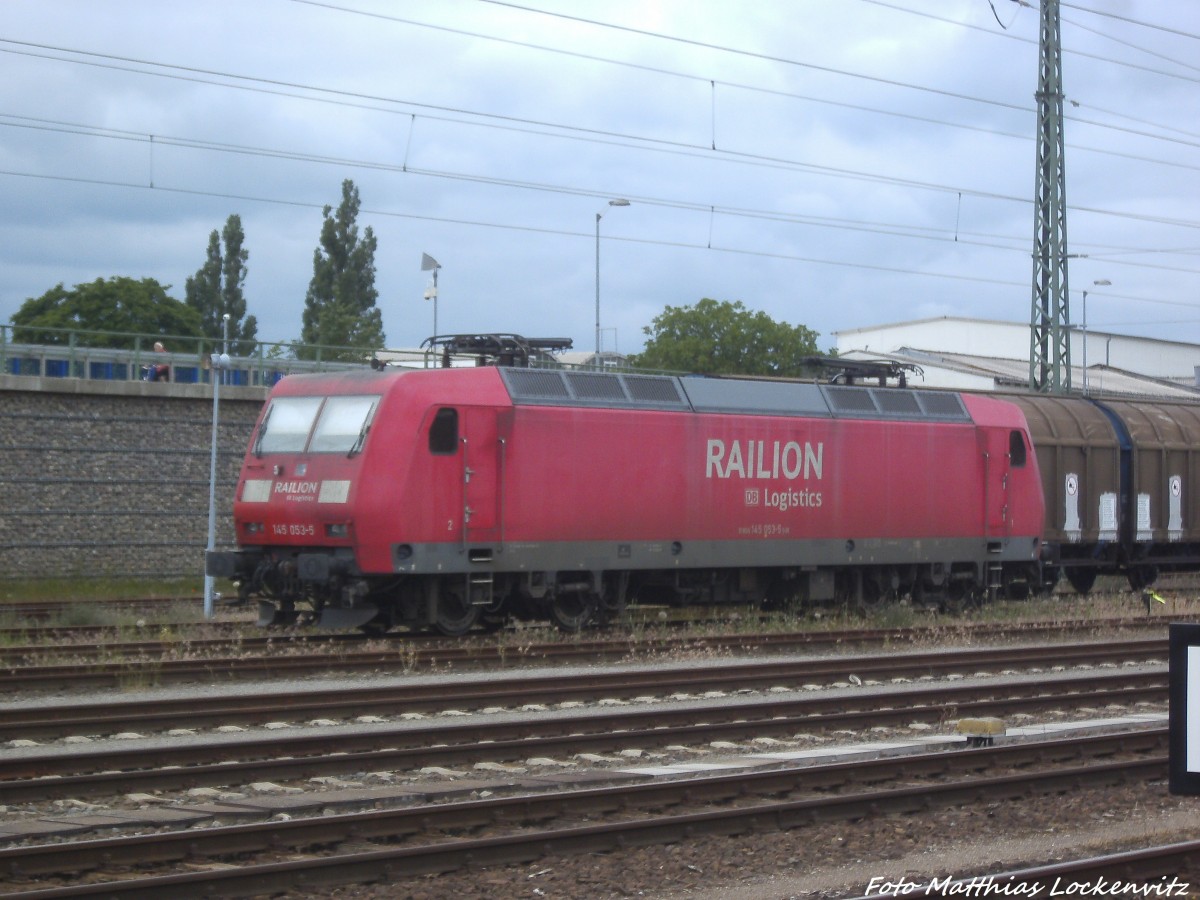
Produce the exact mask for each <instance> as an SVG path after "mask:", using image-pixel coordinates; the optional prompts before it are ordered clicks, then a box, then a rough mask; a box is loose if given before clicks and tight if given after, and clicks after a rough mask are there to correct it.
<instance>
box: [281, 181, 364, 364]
mask: <svg viewBox="0 0 1200 900" xmlns="http://www.w3.org/2000/svg"><path fill="white" fill-rule="evenodd" d="M359 208H360V202H359V199H358V188H357V187H355V186H354V182H353V181H351V180H350V179H346V180H345V181H343V182H342V202H341V204H340V205H339V206H338V208H337V212H336V213H334V212H333V209H332V207H329V206H326V207H325V209H324V211H323V212H322V216H323V222H322V223H321V244H320V246H319V247H317V249H316V250H315V251H314V252H313V275H312V280H311V281H310V282H309V285H308V294H307V296H306V297H305V298H304V320H303V324H304V327H303V330H302V331H301V334H300V340H301V342H302V343H303V344H304V345H313V344H320V345H322V346H324V347H337V348H343V349H339V350H333V351H331V350H322V357H323V358H326V359H347V360H362V359H365V358H366V357H368V356H369V355H370V354H371V352H372V351H375V350H378V349H380V348H381V347H383V344H384V335H383V315H382V313H381V312H380V310H379V309H378V308H376V306H375V301H376V299H377V298H378V296H379V292H378V291H377V290H375V245H376V242H375V232H374V231H372V230H371V227H370V226H369V225H368V226H367V228H366V229H365V230H364V231H363V235H362V238H361V239H360V238H359V234H358V224H357V220H358V212H359ZM349 348H356V349H349ZM301 352H302V354H303V355H304V356H307V357H309V358H311V357H313V356H315V355H316V351H315V350H313V349H311V348H310V347H307V346H306V347H305V348H303V349H302V351H301Z"/></svg>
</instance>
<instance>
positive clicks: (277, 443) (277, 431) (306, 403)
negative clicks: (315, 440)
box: [254, 397, 323, 455]
mask: <svg viewBox="0 0 1200 900" xmlns="http://www.w3.org/2000/svg"><path fill="white" fill-rule="evenodd" d="M322 399H323V398H321V397H276V398H275V399H274V400H272V401H271V406H270V408H269V409H268V410H267V413H266V415H265V416H263V420H262V424H261V425H260V426H259V427H258V437H257V438H256V439H255V441H254V452H255V453H257V454H259V455H262V454H263V453H300V452H302V451H303V450H304V445H305V444H307V443H308V433H309V432H310V431H312V426H313V422H314V421H315V420H316V418H317V410H319V409H320V408H321V400H322Z"/></svg>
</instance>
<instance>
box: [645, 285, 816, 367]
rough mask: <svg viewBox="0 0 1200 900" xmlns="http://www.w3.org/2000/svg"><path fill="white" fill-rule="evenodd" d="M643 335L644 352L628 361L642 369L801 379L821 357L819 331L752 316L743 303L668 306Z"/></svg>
mask: <svg viewBox="0 0 1200 900" xmlns="http://www.w3.org/2000/svg"><path fill="white" fill-rule="evenodd" d="M642 331H643V332H644V333H645V334H646V336H647V337H648V338H649V340H647V341H646V347H645V350H643V352H641V353H639V354H637V355H635V356H631V357H630V360H629V361H630V363H631V364H632V365H634V366H637V367H639V368H643V369H665V370H668V371H672V372H698V373H703V374H706V375H777V376H782V377H799V376H802V375H804V374H806V369H805V358H806V357H810V356H815V355H817V353H818V350H817V333H816V332H815V331H813V330H812V329H810V328H806V327H804V326H803V325H794V326H793V325H788V324H787V323H786V322H776V321H775V320H773V319H772V318H771V317H770V316H768V315H767V314H766V313H764V312H751V311H750V310H748V309H747V308H746V307H745V305H744V304H743V303H742V301H741V300H738V301H736V302H733V303H730V302H729V301H728V300H724V301H721V302H718V301H716V300H712V299H709V298H708V297H705V298H704V299H703V300H701V301H700V302H699V303H697V304H696V305H695V306H668V307H667V308H666V309H664V310H663V312H662V313H661V314H660V315H658V316H656V317H655V319H654V322H653V324H651V325H649V326H647V327H645V328H643V329H642Z"/></svg>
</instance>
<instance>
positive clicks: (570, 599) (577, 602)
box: [550, 591, 599, 633]
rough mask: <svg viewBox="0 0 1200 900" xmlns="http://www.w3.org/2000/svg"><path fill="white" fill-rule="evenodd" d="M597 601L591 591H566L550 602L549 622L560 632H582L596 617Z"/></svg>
mask: <svg viewBox="0 0 1200 900" xmlns="http://www.w3.org/2000/svg"><path fill="white" fill-rule="evenodd" d="M598 606H599V601H598V600H597V597H596V595H595V594H593V593H592V592H591V591H566V592H564V593H561V594H555V595H554V599H553V600H551V601H550V621H551V622H553V623H554V624H555V625H557V626H558V628H559V630H560V631H567V632H571V633H574V632H576V631H582V630H583V629H584V628H586V627H587V626H588V625H589V624H591V622H592V620H593V619H594V618H595V617H596V610H597V608H598Z"/></svg>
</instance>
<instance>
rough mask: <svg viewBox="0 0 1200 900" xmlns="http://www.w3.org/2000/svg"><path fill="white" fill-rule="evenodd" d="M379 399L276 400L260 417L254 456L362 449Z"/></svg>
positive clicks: (352, 452) (344, 397)
mask: <svg viewBox="0 0 1200 900" xmlns="http://www.w3.org/2000/svg"><path fill="white" fill-rule="evenodd" d="M378 406H379V397H378V396H370V395H368V396H357V395H356V396H333V397H278V398H276V399H275V400H274V401H272V403H271V406H270V407H269V408H268V409H267V412H266V414H265V415H264V416H263V420H262V424H261V425H259V428H258V436H257V437H256V438H255V441H254V453H255V455H256V456H263V455H264V454H267V453H305V452H307V453H345V454H347V455H348V456H352V455H353V454H355V453H358V452H359V451H361V450H362V445H363V442H364V441H365V440H366V438H367V432H368V431H370V428H371V420H372V419H373V418H374V415H375V409H376V408H377V407H378Z"/></svg>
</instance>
